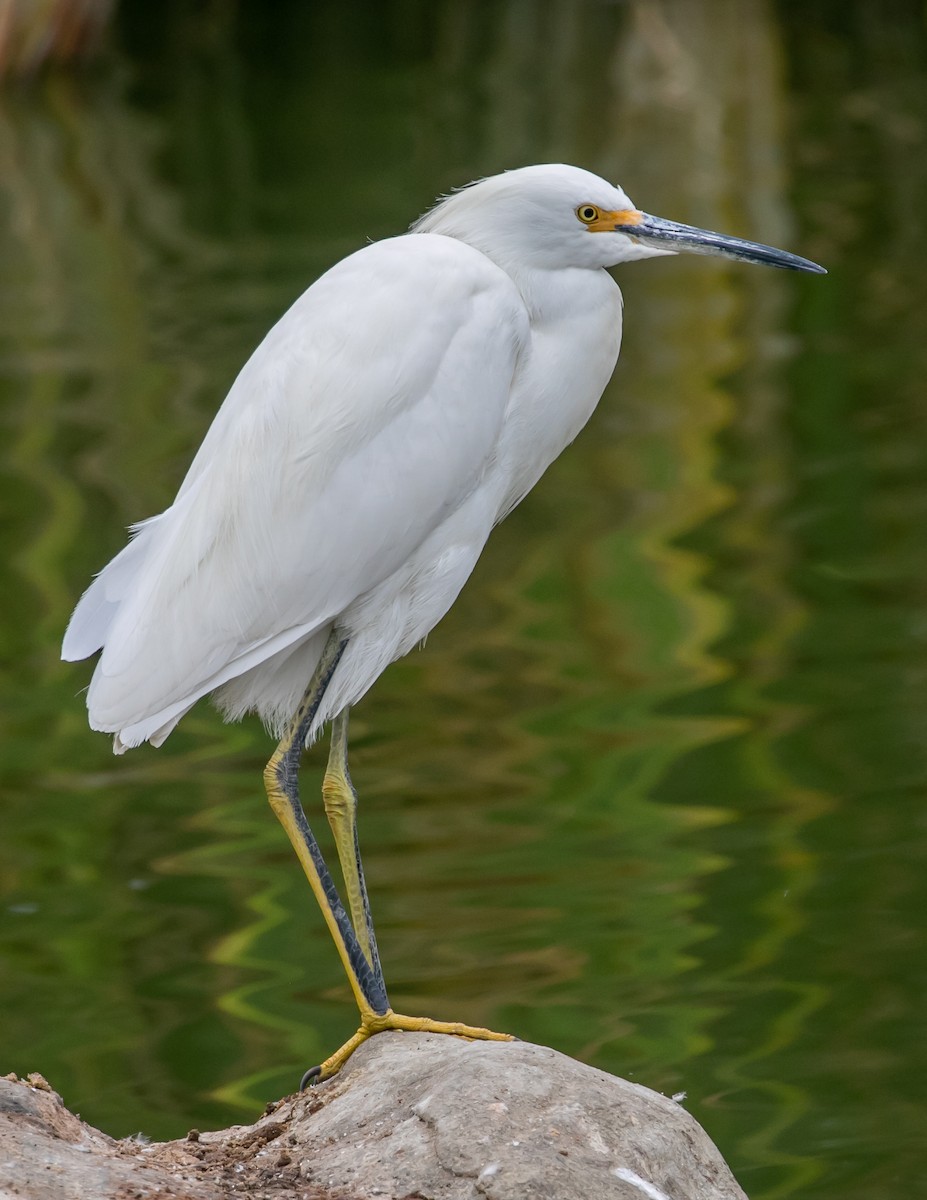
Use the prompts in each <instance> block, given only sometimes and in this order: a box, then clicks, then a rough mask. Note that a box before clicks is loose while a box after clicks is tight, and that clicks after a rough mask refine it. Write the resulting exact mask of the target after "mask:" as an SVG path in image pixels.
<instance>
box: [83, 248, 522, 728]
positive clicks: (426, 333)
mask: <svg viewBox="0 0 927 1200" xmlns="http://www.w3.org/2000/svg"><path fill="white" fill-rule="evenodd" d="M527 330H528V320H527V314H526V313H525V311H524V308H523V305H522V302H521V300H520V298H519V296H518V293H517V291H516V290H515V287H514V285H513V284H512V282H511V280H510V279H509V278H508V276H507V275H505V274H504V273H503V272H502V271H501V270H499V269H498V268H497V267H495V266H494V265H493V264H491V263H490V262H489V260H487V259H486V258H485V257H484V256H483V255H481V254H479V252H477V251H475V250H473V249H471V248H470V247H467V246H465V245H463V244H462V243H460V242H456V241H454V240H453V239H449V238H445V237H440V236H437V235H416V236H413V237H402V238H397V239H393V240H392V241H388V242H380V243H377V244H375V245H373V246H369V247H367V248H366V249H364V250H362V251H360V252H358V253H357V254H355V255H353V256H351V258H349V259H346V260H344V262H342V263H340V264H339V265H338V266H337V267H335V268H333V269H332V270H331V271H330V272H329V273H328V274H327V275H325V276H323V277H322V279H320V280H319V281H318V282H317V283H316V284H315V285H313V287H311V288H310V289H309V290H308V291H307V292H306V293H304V295H303V296H302V297H301V298H300V299H299V300H298V301H297V302H296V304H295V305H294V306H293V307H292V308H291V309H290V310H289V312H288V313H286V314H285V316H284V317H283V318H282V319H281V320H280V321H279V322H278V324H277V325H276V326H275V327H274V328H273V329H272V330H271V332H270V333H269V334H268V336H267V338H266V339H265V340H264V342H263V343H262V344H261V346H259V347H258V349H257V350H256V351H255V353H254V355H253V356H252V357H251V359H250V360H249V361H248V363H247V364H246V365H245V367H244V368H243V370H242V372H241V374H240V375H239V377H238V379H237V380H236V381H235V384H234V385H233V387H232V389H231V391H230V393H229V395H228V397H227V398H226V400H225V402H224V404H223V405H222V408H221V409H220V411H219V413H218V414H217V416H216V419H215V421H214V422H213V425H212V426H211V428H210V430H209V432H208V434H207V436H206V438H205V439H204V441H203V444H202V446H201V447H200V450H199V452H198V453H197V455H196V457H195V459H194V461H193V463H192V465H191V468H190V471H189V472H188V475H187V477H186V479H185V480H184V483H183V485H182V486H181V488H180V491H179V493H178V496H177V499H176V501H175V503H174V504H173V505H172V506H171V508H169V509H168V510H167V511H166V512H165V513H163V514H161V516H160V517H159V518H157V519H155V520H154V521H153V522H151V523H148V524H146V525H144V526H143V527H142V528H141V530H140V532H139V533H138V534H137V536H136V537H135V539H134V540H133V541H132V542H130V544H129V545H128V547H126V549H125V550H123V551H122V553H121V554H119V555H117V556H116V558H115V559H114V560H113V561H112V562H111V563H110V564H109V566H108V567H107V568H105V569H104V571H103V572H102V573H101V574H100V576H99V577H98V578H97V580H96V581H95V582H94V584H93V585H92V586H91V588H90V589H89V590H88V592H87V593H86V595H85V596H84V598H83V600H82V601H81V603H80V605H79V606H78V608H77V610H76V611H75V614H74V617H73V619H72V622H71V625H70V627H69V630H68V633H67V635H66V640H65V646H64V652H65V653H66V654H67V656H68V657H74V658H76V657H80V656H82V655H85V654H89V653H92V652H93V650H95V649H96V648H98V646H99V645H100V644H101V643H102V645H103V654H102V656H101V658H100V661H99V663H98V665H97V668H96V671H95V674H94V678H93V682H92V684H91V688H90V692H89V695H88V707H89V709H90V716H91V723H92V724H93V725H94V726H95V727H96V728H100V729H106V730H113V731H118V730H120V729H125V728H127V727H129V726H132V725H136V724H138V723H139V722H141V721H149V719H150V718H153V717H158V716H163V717H164V721H165V723H168V722H170V721H171V720H173V719H175V717H176V715H177V714H178V713H180V714H181V715H182V713H183V711H185V709H186V708H188V707H189V706H190V704H192V702H193V699H195V698H196V697H197V696H199V695H203V694H205V693H206V692H208V691H211V690H212V689H213V688H215V687H217V686H219V684H221V683H223V682H227V681H228V680H229V679H232V678H234V677H235V676H237V675H238V674H240V673H242V672H243V671H245V670H247V669H249V668H250V667H252V666H254V665H255V663H258V662H260V661H263V659H264V658H265V657H267V656H269V655H270V654H272V653H277V652H278V651H279V650H280V649H281V648H282V647H284V646H286V645H288V644H291V643H292V642H294V641H296V640H299V639H302V638H305V637H307V636H309V635H310V634H311V633H312V632H313V630H316V629H318V628H321V627H322V626H324V625H325V624H327V623H330V622H331V621H332V620H334V619H335V618H336V617H337V615H338V614H339V613H340V612H341V611H343V610H344V609H345V608H346V607H347V606H348V605H349V604H350V603H351V602H352V601H354V600H355V599H356V598H357V597H359V596H361V595H363V594H364V593H365V592H366V591H368V590H369V589H370V588H372V587H374V586H375V585H376V584H377V583H379V582H381V581H382V580H383V579H385V578H387V577H388V576H389V575H391V574H392V573H393V572H394V571H395V570H397V569H398V567H400V566H401V565H402V564H403V563H404V562H405V561H406V559H407V558H408V557H409V555H410V554H412V553H413V552H414V550H415V549H416V548H417V547H418V546H419V545H420V544H421V543H422V541H423V540H424V539H425V538H426V537H427V536H428V534H429V533H431V532H432V531H433V530H434V529H435V528H436V527H437V525H438V524H439V523H440V522H441V521H442V520H443V519H444V517H445V516H446V515H448V513H450V512H451V511H453V510H454V508H455V507H456V506H457V505H459V504H460V503H461V502H462V501H463V499H465V498H466V496H467V495H468V494H469V493H470V492H471V491H472V489H473V488H474V487H476V486H477V485H478V483H479V480H480V478H481V476H482V473H483V472H484V471H485V469H486V467H487V464H488V463H490V462H491V461H492V456H493V453H494V448H495V445H496V441H497V439H498V436H499V433H500V430H501V427H502V423H503V421H504V417H505V410H506V404H507V402H508V399H509V393H510V387H511V381H512V378H513V375H514V371H515V365H516V361H517V358H518V355H519V353H520V351H521V349H522V348H523V346H524V343H525V340H526V338H527V336H528V333H527ZM177 719H179V718H177Z"/></svg>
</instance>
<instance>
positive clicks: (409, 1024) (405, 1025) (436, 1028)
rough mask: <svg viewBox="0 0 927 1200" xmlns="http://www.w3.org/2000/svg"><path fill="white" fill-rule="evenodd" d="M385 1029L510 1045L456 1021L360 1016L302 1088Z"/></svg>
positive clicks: (504, 1037)
mask: <svg viewBox="0 0 927 1200" xmlns="http://www.w3.org/2000/svg"><path fill="white" fill-rule="evenodd" d="M389 1029H399V1030H404V1031H405V1032H408V1033H450V1034H452V1035H453V1036H454V1037H462V1038H470V1039H471V1040H472V1041H479V1042H514V1041H515V1038H514V1037H512V1035H511V1034H510V1033H494V1032H493V1030H491V1029H481V1028H480V1027H479V1026H478V1025H462V1024H461V1023H460V1022H459V1021H433V1020H432V1019H431V1018H430V1017H404V1016H402V1014H401V1013H394V1012H393V1010H392V1009H389V1010H388V1011H387V1012H385V1013H370V1014H369V1015H368V1014H366V1013H363V1014H362V1015H361V1027H360V1029H358V1031H357V1033H355V1034H354V1036H353V1037H352V1038H348V1040H347V1041H346V1042H345V1044H344V1045H343V1046H342V1047H341V1049H340V1050H336V1051H335V1053H334V1054H333V1055H332V1056H331V1058H326V1060H325V1062H323V1063H322V1065H321V1067H313V1068H312V1070H311V1071H307V1072H306V1074H305V1075H304V1076H303V1082H302V1086H303V1087H305V1086H306V1084H307V1083H309V1082H312V1081H316V1080H320V1079H330V1078H331V1077H332V1075H336V1074H337V1073H338V1072H339V1071H340V1070H341V1068H342V1067H343V1066H344V1064H345V1063H346V1062H347V1061H348V1059H349V1058H350V1057H351V1055H352V1054H353V1053H354V1051H355V1050H356V1049H357V1047H358V1046H360V1045H361V1044H362V1043H364V1042H366V1040H367V1039H368V1038H369V1037H373V1035H374V1034H375V1033H384V1032H385V1031H386V1030H389Z"/></svg>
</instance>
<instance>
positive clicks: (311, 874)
mask: <svg viewBox="0 0 927 1200" xmlns="http://www.w3.org/2000/svg"><path fill="white" fill-rule="evenodd" d="M346 646H347V641H345V640H342V639H340V638H339V637H338V635H337V634H335V633H332V634H331V636H330V637H329V639H328V641H327V642H326V644H325V649H324V650H323V651H322V657H321V659H320V660H319V665H318V666H317V667H316V669H315V673H314V675H313V677H312V681H311V682H310V684H309V687H308V688H307V690H306V694H305V696H304V697H303V699H302V702H301V704H300V706H299V708H298V710H297V712H296V715H295V716H294V717H293V719H292V721H291V722H290V724H289V726H288V727H287V731H286V733H285V734H284V735H283V737H282V739H281V741H280V744H279V746H278V747H277V749H276V750H275V751H274V754H273V757H272V758H271V760H270V762H269V763H268V764H267V766H266V767H265V768H264V783H265V786H266V788H267V797H268V799H269V800H270V804H271V807H272V808H273V810H274V812H275V813H276V814H277V818H278V819H279V821H280V823H281V824H282V825H283V827H284V829H285V830H286V832H287V834H288V836H289V839H290V841H291V842H292V844H293V848H294V850H295V851H296V854H297V856H298V857H299V861H300V863H301V864H302V867H303V870H304V871H305V873H306V877H307V878H308V880H309V884H310V886H311V887H312V891H313V894H314V895H315V898H316V900H317V902H318V905H319V907H320V908H321V910H322V915H323V917H324V918H325V923H326V925H327V926H328V929H329V932H330V933H331V935H332V938H333V939H334V942H335V946H336V947H337V950H338V954H339V955H340V957H341V962H342V965H343V966H344V969H345V972H346V973H347V976H348V981H349V983H350V984H351V990H352V991H353V993H354V999H355V1000H356V1001H357V1007H358V1009H359V1011H360V1019H361V1023H360V1028H359V1029H358V1030H357V1032H356V1033H355V1034H354V1036H353V1037H351V1038H349V1039H348V1041H346V1042H345V1044H344V1045H343V1046H342V1047H341V1048H340V1049H339V1050H336V1051H335V1053H334V1054H333V1055H331V1057H330V1058H327V1059H326V1060H325V1062H323V1063H322V1065H321V1066H319V1067H313V1068H312V1069H311V1070H309V1071H307V1072H306V1074H305V1075H304V1076H303V1085H305V1084H306V1083H307V1082H308V1081H309V1080H311V1079H327V1078H328V1077H329V1076H331V1075H334V1074H335V1073H336V1072H337V1071H339V1070H340V1069H341V1068H342V1067H343V1066H344V1064H345V1063H346V1062H347V1061H348V1059H349V1058H350V1057H351V1055H352V1054H353V1053H354V1051H355V1050H356V1049H357V1047H358V1046H360V1045H362V1044H363V1043H364V1042H365V1041H366V1040H367V1039H368V1038H369V1037H371V1036H372V1035H373V1034H375V1033H382V1032H384V1031H386V1030H388V1029H394V1030H406V1031H408V1032H416V1033H450V1034H454V1035H456V1036H457V1037H465V1038H475V1039H480V1040H485V1041H497V1042H508V1041H511V1040H512V1038H511V1036H510V1035H509V1034H507V1033H494V1032H493V1031H492V1030H491V1029H481V1028H479V1027H476V1026H472V1025H462V1024H460V1023H459V1022H457V1021H433V1020H431V1019H430V1018H429V1017H406V1016H402V1015H401V1014H400V1013H394V1012H393V1011H392V1009H391V1008H390V1006H389V1001H388V999H387V996H386V988H385V986H384V983H383V973H382V971H381V969H380V962H379V956H378V954H377V948H376V947H377V944H376V939H375V937H374V934H373V924H372V921H371V920H370V909H369V904H368V902H367V890H366V886H365V884H364V874H363V868H362V867H361V861H360V851H359V850H358V846H357V832H356V810H357V800H356V796H355V794H354V791H353V788H352V786H351V782H350V777H349V775H348V771H347V717H346V715H345V717H344V719H343V720H339V719H336V721H335V728H334V733H333V739H334V744H333V750H332V759H333V760H334V761H333V762H332V761H330V762H329V769H328V771H327V772H326V785H327V786H326V789H325V790H326V793H327V794H326V808H327V809H328V811H329V820H330V821H331V822H332V828H333V830H334V833H335V840H336V844H337V846H338V856H339V859H340V861H341V865H342V870H343V872H344V875H345V884H346V886H347V888H348V895H349V904H350V905H351V911H352V915H353V917H354V923H355V925H356V927H357V929H356V932H355V929H354V928H353V927H352V925H351V921H350V919H349V918H348V914H347V913H346V912H345V909H344V905H343V904H342V903H341V899H340V898H339V896H338V891H337V888H336V887H335V883H334V880H333V879H332V877H331V873H330V872H329V870H328V867H327V866H326V864H325V860H324V859H323V858H322V853H321V851H320V850H319V845H318V842H317V841H316V840H315V837H314V836H313V833H312V830H311V829H310V827H309V822H308V821H307V820H306V814H305V813H304V812H303V808H302V804H301V803H300V800H299V790H298V786H297V775H298V771H299V760H300V757H301V755H302V750H303V746H304V745H305V742H306V735H307V733H308V732H309V728H310V726H311V724H312V721H313V718H314V717H315V714H316V713H317V712H318V708H319V704H320V703H321V700H322V696H323V695H324V694H325V689H326V687H328V684H329V681H330V680H331V677H332V675H333V674H334V672H335V668H336V667H337V666H338V663H339V661H340V660H341V656H342V654H343V653H344V650H345V647H346ZM346 793H347V795H348V796H349V797H350V800H346V799H345V794H346ZM336 797H340V798H336ZM333 799H334V804H332V800H333Z"/></svg>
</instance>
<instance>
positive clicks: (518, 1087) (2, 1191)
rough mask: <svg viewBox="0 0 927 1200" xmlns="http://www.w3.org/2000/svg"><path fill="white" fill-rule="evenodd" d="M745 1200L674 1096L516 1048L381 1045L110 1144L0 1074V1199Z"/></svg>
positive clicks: (45, 1088)
mask: <svg viewBox="0 0 927 1200" xmlns="http://www.w3.org/2000/svg"><path fill="white" fill-rule="evenodd" d="M245 1196H247V1197H249V1198H250V1200H297V1198H298V1200H323V1198H324V1200H348V1198H350V1200H357V1198H364V1200H367V1198H370V1200H373V1198H374V1197H377V1198H380V1200H384V1198H385V1200H389V1198H394V1200H463V1198H467V1200H471V1198H472V1200H480V1198H482V1200H604V1198H605V1197H609V1200H746V1198H745V1196H744V1193H743V1192H742V1191H741V1189H740V1188H739V1187H738V1186H737V1183H736V1182H735V1181H734V1178H733V1176H732V1175H731V1173H730V1171H729V1170H728V1168H727V1166H726V1165H725V1163H724V1160H723V1159H722V1158H721V1156H720V1154H719V1153H718V1151H717V1149H716V1148H715V1147H714V1145H713V1144H712V1143H711V1141H710V1140H709V1139H708V1137H707V1135H706V1134H705V1133H704V1131H703V1130H702V1129H701V1128H700V1126H699V1125H698V1124H697V1123H696V1121H695V1120H694V1119H693V1118H692V1117H690V1116H689V1115H688V1113H686V1112H685V1110H684V1109H683V1108H682V1107H681V1106H680V1105H679V1104H677V1103H676V1102H675V1101H674V1100H669V1099H667V1098H666V1097H665V1096H661V1095H658V1094H657V1093H656V1092H652V1091H649V1090H648V1089H647V1088H644V1087H640V1086H639V1085H637V1084H634V1083H628V1082H626V1081H625V1080H623V1079H617V1078H615V1077H613V1076H611V1075H606V1074H605V1073H604V1072H602V1071H597V1070H594V1069H593V1068H592V1067H587V1066H583V1065H582V1064H581V1063H578V1062H575V1061H574V1060H572V1059H569V1058H566V1057H564V1056H563V1055H562V1054H558V1053H556V1051H554V1050H548V1049H546V1048H544V1047H541V1046H533V1045H530V1044H529V1043H526V1042H513V1043H486V1042H464V1041H461V1040H459V1039H457V1038H452V1037H446V1036H439V1035H435V1034H403V1033H399V1034H380V1035H378V1036H377V1037H375V1038H373V1039H372V1040H371V1041H369V1042H367V1043H366V1044H365V1045H364V1046H362V1047H361V1048H360V1050H358V1051H357V1052H356V1054H355V1055H354V1057H353V1058H352V1059H351V1061H350V1062H349V1063H348V1065H347V1067H346V1068H345V1069H344V1070H343V1071H342V1073H341V1074H340V1075H339V1076H337V1077H336V1078H335V1079H333V1080H330V1081H329V1082H327V1083H323V1084H321V1085H319V1086H318V1087H315V1088H312V1089H310V1090H309V1091H307V1092H304V1093H303V1094H302V1095H297V1096H289V1097H287V1098H286V1099H284V1100H280V1101H278V1102H277V1103H276V1104H273V1105H269V1106H268V1108H267V1111H266V1112H265V1113H264V1115H263V1116H262V1117H261V1118H260V1120H258V1121H257V1122H256V1123H255V1124H254V1125H246V1126H233V1127H232V1128H231V1129H225V1130H222V1131H220V1132H216V1133H198V1132H197V1131H196V1130H191V1131H190V1133H189V1134H188V1135H187V1137H186V1138H185V1139H183V1140H181V1141H176V1142H162V1143H159V1144H151V1145H147V1146H145V1145H142V1144H140V1143H139V1142H138V1141H137V1140H135V1139H127V1140H124V1141H115V1140H114V1139H112V1138H109V1137H107V1136H106V1135H105V1134H103V1133H100V1132H99V1131H98V1130H95V1129H91V1128H90V1127H89V1126H88V1125H85V1124H84V1123H83V1122H82V1121H81V1120H80V1118H79V1117H76V1116H75V1115H74V1114H73V1113H71V1112H69V1111H68V1110H67V1109H66V1108H65V1106H64V1104H63V1102H62V1100H61V1097H60V1096H58V1095H57V1094H56V1093H55V1092H54V1091H52V1089H51V1088H50V1087H49V1085H48V1084H47V1083H46V1082H45V1080H44V1079H42V1078H41V1076H37V1075H32V1076H30V1077H29V1078H28V1079H26V1080H17V1079H16V1077H15V1076H8V1077H7V1078H6V1079H5V1080H3V1079H0V1200H13V1198H14V1197H15V1200H154V1197H159V1198H160V1200H220V1198H221V1200H228V1198H231V1197H245Z"/></svg>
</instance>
